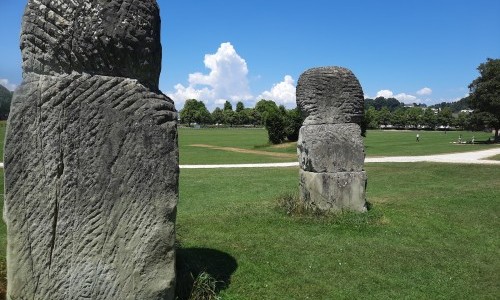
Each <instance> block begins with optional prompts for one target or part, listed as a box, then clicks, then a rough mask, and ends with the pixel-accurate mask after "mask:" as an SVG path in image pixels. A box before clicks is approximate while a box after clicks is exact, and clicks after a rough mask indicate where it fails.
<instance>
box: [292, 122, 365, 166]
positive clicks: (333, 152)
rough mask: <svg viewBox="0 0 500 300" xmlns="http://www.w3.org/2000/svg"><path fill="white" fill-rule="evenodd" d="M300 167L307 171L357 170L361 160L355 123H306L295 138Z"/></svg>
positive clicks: (361, 163) (362, 162)
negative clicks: (297, 138)
mask: <svg viewBox="0 0 500 300" xmlns="http://www.w3.org/2000/svg"><path fill="white" fill-rule="evenodd" d="M297 153H298V156H299V162H300V167H301V168H302V170H304V171H309V172H317V173H324V172H360V171H363V167H364V162H365V148H364V145H363V138H362V137H361V128H360V127H359V125H357V124H353V123H349V124H324V125H306V126H303V127H302V128H301V129H300V134H299V140H298V142H297Z"/></svg>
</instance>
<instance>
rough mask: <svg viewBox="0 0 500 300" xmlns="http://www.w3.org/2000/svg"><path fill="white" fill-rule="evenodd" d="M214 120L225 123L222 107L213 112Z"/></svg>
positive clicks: (216, 122) (217, 122)
mask: <svg viewBox="0 0 500 300" xmlns="http://www.w3.org/2000/svg"><path fill="white" fill-rule="evenodd" d="M212 121H213V122H214V123H215V124H223V123H224V114H223V113H222V109H220V107H216V108H215V109H214V111H213V112H212Z"/></svg>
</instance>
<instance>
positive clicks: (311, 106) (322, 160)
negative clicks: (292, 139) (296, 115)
mask: <svg viewBox="0 0 500 300" xmlns="http://www.w3.org/2000/svg"><path fill="white" fill-rule="evenodd" d="M297 106H298V107H299V109H300V110H301V112H302V113H303V114H304V116H305V117H306V118H305V120H304V123H303V126H302V128H301V129H300V133H299V140H298V143H297V154H298V157H299V164H300V168H301V170H300V197H301V200H302V201H303V202H304V204H305V205H306V207H308V208H309V209H312V210H320V211H334V212H335V211H343V210H352V211H358V212H365V211H366V210H367V206H366V182H367V177H366V173H365V172H364V169H363V168H364V160H365V151H364V144H363V138H362V137H361V127H360V124H361V122H362V120H363V117H364V116H363V114H364V99H363V90H362V88H361V85H360V84H359V81H358V80H357V78H356V77H355V76H354V74H353V73H352V72H351V71H350V70H348V69H345V68H341V67H322V68H314V69H310V70H307V71H306V72H304V73H303V74H302V75H301V76H300V78H299V81H298V85H297Z"/></svg>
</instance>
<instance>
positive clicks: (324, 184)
mask: <svg viewBox="0 0 500 300" xmlns="http://www.w3.org/2000/svg"><path fill="white" fill-rule="evenodd" d="M366 181H367V176H366V172H339V173H312V172H307V171H304V170H300V197H301V200H302V201H304V203H305V205H306V207H308V208H310V209H313V210H320V211H331V212H337V211H343V210H349V211H357V212H366V211H367V208H366Z"/></svg>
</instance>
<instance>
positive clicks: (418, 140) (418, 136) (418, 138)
mask: <svg viewBox="0 0 500 300" xmlns="http://www.w3.org/2000/svg"><path fill="white" fill-rule="evenodd" d="M417 142H420V135H419V134H418V133H417Z"/></svg>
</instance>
